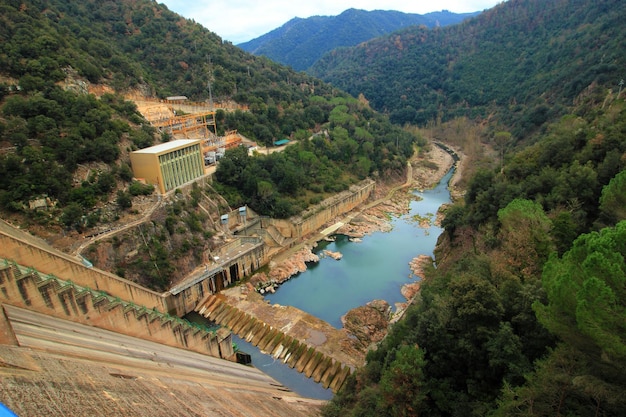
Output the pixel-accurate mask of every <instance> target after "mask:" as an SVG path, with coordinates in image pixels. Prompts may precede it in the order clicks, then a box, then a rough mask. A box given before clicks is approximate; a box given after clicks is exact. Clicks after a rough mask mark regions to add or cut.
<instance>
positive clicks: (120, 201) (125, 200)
mask: <svg viewBox="0 0 626 417" xmlns="http://www.w3.org/2000/svg"><path fill="white" fill-rule="evenodd" d="M115 202H116V203H117V205H118V206H119V207H120V208H121V209H122V210H126V209H129V208H131V207H132V206H133V199H132V197H131V195H130V194H129V193H127V192H126V191H122V190H119V191H118V192H117V198H116V199H115Z"/></svg>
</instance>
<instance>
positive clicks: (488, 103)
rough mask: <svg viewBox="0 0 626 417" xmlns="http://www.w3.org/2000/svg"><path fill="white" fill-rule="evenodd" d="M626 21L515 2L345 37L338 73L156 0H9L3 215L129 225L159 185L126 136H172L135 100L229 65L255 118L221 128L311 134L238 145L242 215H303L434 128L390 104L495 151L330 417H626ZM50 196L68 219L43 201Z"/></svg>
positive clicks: (230, 187) (66, 225) (183, 205)
mask: <svg viewBox="0 0 626 417" xmlns="http://www.w3.org/2000/svg"><path fill="white" fill-rule="evenodd" d="M625 15H626V3H624V2H623V1H617V0H599V1H598V0H596V1H591V0H550V1H545V0H541V1H540V0H509V1H507V2H504V3H502V4H500V5H498V6H497V7H495V8H494V9H492V10H490V11H488V12H485V13H483V14H481V15H480V16H478V17H477V18H475V19H471V20H469V21H467V22H464V23H462V24H459V25H456V26H451V27H445V28H437V29H427V28H412V29H407V30H404V31H402V32H400V33H396V34H393V35H389V36H387V37H383V38H381V39H377V40H374V41H371V42H368V43H365V44H363V45H360V46H358V47H356V48H352V49H349V50H341V51H335V52H333V53H332V54H330V55H328V56H327V57H326V58H325V59H324V60H323V63H321V64H320V66H318V67H317V70H318V71H320V72H319V74H321V75H322V74H324V75H326V74H327V75H328V76H329V77H330V78H329V79H330V80H331V81H332V83H333V85H329V84H326V83H324V82H321V81H319V80H317V79H315V78H313V77H310V76H307V75H305V74H303V73H297V72H294V71H292V70H290V69H287V68H285V67H282V66H280V65H278V64H275V63H273V62H271V61H270V60H269V59H267V58H259V57H254V56H252V55H249V54H247V53H245V52H244V51H242V50H241V49H240V48H237V47H235V46H233V45H231V44H229V43H224V42H222V41H221V39H219V38H218V37H217V36H216V35H214V34H212V33H211V32H209V31H208V30H206V29H204V28H202V27H201V26H199V25H198V24H196V23H194V22H191V21H188V20H185V19H182V18H181V17H180V16H177V15H175V14H173V13H170V12H169V11H168V10H167V9H166V8H165V7H164V6H162V5H159V4H157V3H156V2H153V1H150V0H133V1H131V0H126V1H118V2H110V1H108V2H103V1H96V0H86V1H81V2H73V1H69V0H67V1H62V0H50V1H40V0H30V1H27V0H22V1H20V0H11V1H9V0H4V1H0V75H1V78H0V85H1V87H2V88H0V92H1V93H0V100H1V103H0V105H1V108H0V146H1V151H2V152H1V153H0V206H1V208H2V210H3V214H2V215H3V217H4V216H7V215H11V216H21V217H19V219H20V222H21V224H23V225H24V226H26V227H27V226H29V224H32V223H37V224H39V225H43V226H45V227H47V228H49V229H50V230H52V231H55V232H57V233H58V234H61V233H66V232H70V231H71V230H84V228H89V227H92V226H93V225H94V224H98V222H103V221H108V220H112V219H113V218H114V217H115V215H116V214H115V213H113V215H112V216H111V217H105V216H104V215H103V214H102V213H103V212H104V211H101V209H102V208H103V206H104V205H105V204H110V203H111V202H112V201H113V202H114V203H115V204H116V210H118V212H117V213H120V212H121V211H122V210H125V209H127V208H125V207H127V206H126V200H125V199H124V198H119V197H120V196H121V197H125V196H126V197H127V196H128V195H127V194H141V193H143V192H146V191H145V190H143V189H141V188H140V187H137V184H136V183H133V182H131V177H132V174H131V173H130V171H129V168H128V159H127V158H128V156H127V155H128V151H129V150H132V149H137V148H141V147H145V146H148V145H150V144H152V143H156V142H158V141H161V140H167V139H169V138H167V137H160V136H159V135H157V134H156V133H155V131H154V130H153V129H152V128H151V127H150V126H149V124H148V123H147V122H146V121H145V120H144V119H143V117H142V116H141V115H140V114H139V113H138V112H137V108H136V106H135V105H134V104H133V103H132V102H129V101H127V100H126V99H125V96H124V94H126V93H127V92H133V93H135V94H136V93H137V92H141V93H142V94H151V95H152V96H154V97H158V98H163V97H165V96H168V95H186V96H188V97H190V98H192V99H194V100H206V98H207V94H208V92H207V88H206V86H207V81H208V80H211V85H212V88H213V93H214V94H215V97H214V98H215V99H216V100H232V101H235V102H237V103H241V104H246V105H248V106H249V109H250V110H249V111H236V112H225V111H219V112H218V114H217V118H218V126H219V127H220V129H232V128H234V129H238V130H239V131H240V132H242V133H243V134H245V135H247V136H250V137H251V138H253V139H255V140H258V141H259V142H262V143H269V142H271V141H272V139H273V138H279V137H284V136H290V137H292V138H294V139H305V140H301V141H300V143H299V144H295V145H293V146H290V147H288V148H287V150H286V151H285V152H282V153H274V154H271V155H267V156H260V157H255V158H251V157H249V156H248V155H247V153H245V152H242V150H241V149H237V150H234V151H232V152H227V156H226V158H225V159H224V160H223V164H222V165H221V167H220V168H219V170H218V173H216V177H217V180H218V184H216V186H215V187H216V188H217V189H219V190H220V191H221V192H222V193H223V195H224V196H226V197H227V198H228V200H229V202H231V204H232V205H233V206H235V207H236V206H237V205H239V204H244V203H245V204H249V205H250V206H251V207H253V208H257V209H258V210H259V211H260V212H261V213H264V214H268V215H275V216H288V215H290V214H292V213H294V212H297V211H299V210H301V209H302V208H303V207H305V206H306V205H308V204H310V203H312V202H315V201H319V199H320V198H323V197H324V196H326V195H329V194H330V193H333V192H336V191H338V190H341V189H345V187H347V186H348V185H349V184H350V183H352V182H354V181H357V180H358V179H360V178H363V177H366V176H371V177H374V178H387V177H390V176H393V175H397V174H401V173H404V170H405V169H406V161H407V157H408V156H409V155H410V154H411V153H412V152H413V151H414V150H415V147H414V145H415V143H416V141H417V140H418V139H417V136H416V135H413V134H410V133H408V130H402V129H400V128H398V127H394V126H392V125H391V124H390V122H389V120H388V119H387V118H385V117H383V116H381V115H380V114H378V113H376V112H375V111H373V110H371V109H370V108H369V106H368V105H367V100H371V103H372V104H373V106H374V107H376V108H378V109H381V110H383V111H386V112H388V113H389V114H390V115H391V117H392V118H393V120H395V121H396V122H398V123H402V124H404V123H408V122H410V123H417V124H421V125H426V126H427V128H428V130H424V129H422V131H423V132H428V133H429V135H430V136H432V137H434V138H437V139H440V140H447V141H451V140H452V136H453V135H454V136H456V137H458V138H460V139H459V140H458V142H457V143H455V145H457V146H459V147H460V148H462V150H463V151H465V152H466V153H467V154H469V153H470V151H472V152H474V153H478V152H476V151H475V150H474V148H475V149H481V150H482V149H487V150H490V149H491V150H492V151H493V152H491V153H486V154H485V156H482V155H480V157H475V158H474V159H472V160H471V162H472V163H471V166H470V164H468V165H466V166H465V169H466V171H465V172H466V173H467V172H469V169H470V168H471V169H473V170H475V174H473V175H471V176H470V177H469V178H468V185H467V189H466V192H465V194H464V196H463V198H462V199H460V200H459V201H457V202H456V203H455V204H454V205H453V206H452V207H450V208H448V209H447V211H446V216H445V219H444V220H443V226H444V227H445V232H444V233H443V235H442V236H441V238H440V241H439V246H438V249H437V254H436V255H437V256H436V257H437V260H436V261H437V265H436V266H437V268H432V269H431V270H429V271H427V274H426V275H427V276H426V278H425V280H424V282H423V283H422V290H421V294H420V296H419V297H418V298H417V299H416V300H415V302H414V304H413V306H412V307H411V308H410V309H409V310H408V311H407V313H406V315H405V318H404V319H403V320H402V321H400V322H399V323H398V324H396V325H394V327H393V328H392V330H391V332H390V334H389V335H388V337H387V338H386V339H385V340H384V341H383V342H382V343H381V344H380V346H379V347H378V349H377V350H375V351H372V352H370V354H369V355H368V360H367V366H366V367H364V368H363V369H360V370H358V371H357V372H356V373H355V374H354V375H353V376H352V377H351V380H350V382H349V383H348V384H347V385H346V386H345V387H344V389H343V390H342V392H341V393H339V395H337V396H336V398H335V399H333V401H332V402H331V403H330V404H329V405H328V406H327V408H326V410H325V412H324V413H325V415H327V416H350V415H352V416H369V415H371V416H384V415H393V416H398V415H405V416H408V415H419V414H422V415H429V416H468V415H470V416H486V415H492V416H545V415H554V416H560V415H572V416H578V415H594V416H621V415H623V410H624V409H626V398H625V397H624V395H623V393H624V392H626V290H625V289H626V267H625V266H624V265H625V264H624V259H625V258H626V222H625V221H624V220H625V219H626V211H625V210H624V207H626V172H625V167H626V104H625V102H624V95H625V94H626V93H625V92H624V91H623V90H624V89H623V82H622V78H624V74H623V72H624V68H626V65H624V64H625V61H626V52H625V51H626V41H625V37H626V30H625V28H624V25H625V24H626V22H625V21H624V19H623V16H625ZM339 86H344V87H345V88H347V89H349V90H350V91H351V92H353V93H354V94H358V93H360V92H363V93H364V95H365V97H360V98H359V99H356V98H353V97H351V96H348V95H347V94H346V93H344V92H342V91H341V90H339V89H338V87H339ZM95 87H97V88H95ZM89 88H94V89H96V90H98V89H99V90H100V91H108V92H107V93H104V94H98V95H94V94H88V91H89ZM468 116H469V117H468ZM447 121H449V122H447ZM479 128H480V129H481V130H477V129H479ZM475 131H479V132H480V134H476V135H475V136H478V140H476V141H474V142H472V143H470V144H469V145H468V144H466V143H464V142H463V141H464V140H466V141H469V139H470V136H471V135H472V134H473V132H475ZM317 132H323V133H322V134H318V135H314V138H312V139H311V140H306V139H308V138H310V137H311V136H312V134H313V133H317ZM326 133H327V134H326ZM422 145H423V142H422ZM466 145H468V146H467V147H466ZM79 168H80V169H83V171H80V170H79ZM85 168H86V169H87V171H84V169H85ZM80 172H82V175H80V174H79V173H80ZM85 173H86V174H87V175H85ZM466 175H467V174H466ZM133 187H134V188H133ZM116 192H118V194H117V195H118V198H117V199H116V198H115V195H116V194H115V193H116ZM147 192H149V190H148V191H147ZM203 192H204V191H202V190H199V189H194V190H192V191H191V198H190V200H189V202H186V201H183V200H177V201H176V203H175V204H172V205H171V206H170V207H169V208H168V209H167V210H168V211H167V212H164V214H163V222H162V223H163V225H160V224H159V225H155V227H154V230H155V234H154V236H153V238H152V240H151V241H150V242H149V244H150V246H151V248H152V249H154V251H155V253H156V255H155V256H156V258H155V261H154V262H153V259H152V258H150V257H145V258H144V259H143V260H142V262H143V263H140V264H138V265H137V267H138V268H142V267H143V266H145V267H146V269H147V268H148V265H150V264H153V263H157V262H158V267H159V270H160V271H165V276H163V274H160V278H161V279H163V278H165V279H167V278H168V275H167V274H170V273H171V272H172V271H173V269H174V267H173V265H172V264H171V263H168V262H169V261H170V260H171V259H172V258H173V257H175V256H186V257H188V258H193V256H197V253H194V250H197V248H199V247H201V246H200V245H201V244H203V243H204V242H206V240H207V239H208V238H209V237H210V236H209V234H208V233H207V232H206V230H208V227H207V228H204V224H203V223H202V222H203V221H204V218H203V216H205V217H206V214H205V213H202V211H201V210H198V209H197V205H198V201H199V200H200V199H201V198H204V197H203ZM125 193H127V194H125ZM44 196H47V197H48V198H49V199H51V200H52V201H53V202H54V203H55V204H52V205H50V208H49V209H48V210H47V211H38V210H36V209H32V208H31V207H30V206H29V203H30V202H32V201H33V200H39V199H40V197H44ZM157 226H158V227H157ZM61 227H62V228H63V230H61ZM185 228H187V229H188V230H190V231H193V233H195V234H193V235H191V234H186V235H184V236H182V235H183V234H182V233H180V229H183V230H186V229H185ZM177 240H178V241H180V242H181V245H180V247H177V248H176V250H171V249H169V248H166V246H165V245H164V244H163V243H162V242H173V241H177ZM122 243H123V242H114V243H113V244H114V245H116V244H122ZM146 246H147V245H146ZM181 254H182V255H181ZM122 272H123V271H122ZM166 283H167V282H165V283H164V284H166Z"/></svg>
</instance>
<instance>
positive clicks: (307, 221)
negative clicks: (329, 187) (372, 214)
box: [272, 180, 376, 238]
mask: <svg viewBox="0 0 626 417" xmlns="http://www.w3.org/2000/svg"><path fill="white" fill-rule="evenodd" d="M375 187H376V183H375V182H374V181H373V180H364V181H361V182H360V183H359V184H356V185H353V186H352V187H350V189H349V190H346V191H344V192H342V193H339V194H337V195H335V196H333V197H331V198H328V199H326V200H324V201H322V202H321V203H320V204H317V205H315V206H313V207H311V208H309V209H308V210H306V211H305V212H304V213H303V214H302V215H301V216H297V217H292V218H291V219H289V221H286V220H273V221H272V224H273V225H274V227H276V228H277V229H278V230H279V231H280V233H281V234H282V235H283V236H285V237H292V238H295V237H297V238H300V237H303V236H307V235H308V234H310V233H313V232H315V231H317V230H319V229H320V228H322V227H323V226H324V225H325V224H326V223H328V222H329V221H331V220H333V219H335V218H336V217H337V216H341V215H343V214H345V213H347V212H349V211H351V210H353V209H355V208H356V207H357V206H359V205H360V204H362V203H363V202H365V201H367V199H368V198H370V196H371V194H372V192H373V191H374V188H375Z"/></svg>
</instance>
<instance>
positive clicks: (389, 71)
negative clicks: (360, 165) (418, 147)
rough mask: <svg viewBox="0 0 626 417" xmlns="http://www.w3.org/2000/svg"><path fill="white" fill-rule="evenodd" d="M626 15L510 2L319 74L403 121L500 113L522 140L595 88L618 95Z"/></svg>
mask: <svg viewBox="0 0 626 417" xmlns="http://www.w3.org/2000/svg"><path fill="white" fill-rule="evenodd" d="M625 14H626V3H624V2H623V1H619V0H599V1H595V0H593V1H592V0H549V1H545V0H509V1H506V2H503V3H501V4H499V5H498V6H496V7H494V8H492V9H490V10H487V11H485V12H484V13H482V14H481V15H479V16H478V17H476V18H474V19H471V20H468V21H465V22H463V23H461V24H459V25H454V26H450V27H445V28H437V29H427V28H424V27H418V28H409V29H407V30H404V31H401V32H399V33H394V34H392V35H389V36H385V37H381V38H377V39H374V40H372V41H369V42H366V43H363V44H361V45H358V46H356V47H353V48H347V49H342V50H336V51H333V52H331V53H329V54H327V55H326V56H325V57H323V58H322V59H320V60H319V61H318V62H317V63H316V65H315V66H314V67H313V68H312V69H311V71H310V72H311V73H312V74H314V75H316V76H318V77H320V78H322V79H324V80H326V81H329V82H331V83H332V84H333V85H334V86H336V87H339V88H342V89H344V90H346V91H348V92H350V93H352V94H360V93H363V94H364V95H365V97H366V98H367V99H368V100H369V101H370V103H371V105H372V107H373V108H375V109H377V110H379V111H383V112H387V113H389V114H390V116H391V119H392V121H394V122H396V123H401V124H402V123H414V124H420V125H424V124H426V123H427V122H429V121H436V120H449V119H451V118H453V117H456V116H461V115H466V116H469V117H471V118H474V117H477V116H480V117H483V118H486V117H493V116H494V115H496V116H498V117H499V119H500V120H501V121H502V122H503V123H505V124H508V125H510V126H513V133H514V136H516V137H520V136H522V135H524V134H525V132H529V131H532V130H533V129H536V128H537V127H538V126H540V125H541V124H542V123H544V122H545V121H547V120H550V119H551V118H553V117H555V116H558V115H562V114H564V113H565V112H566V111H567V110H566V108H567V107H568V106H571V105H572V102H573V100H574V99H576V98H577V97H578V96H579V95H580V94H581V93H582V92H583V91H584V90H585V89H586V88H587V87H589V86H591V85H596V84H597V85H601V86H603V87H605V88H612V89H614V90H616V89H617V88H618V84H619V82H620V80H621V79H622V78H623V77H624V70H623V68H624V67H625V66H626V56H625V54H624V49H625V47H626V30H625V28H624V25H625V23H624V19H623V16H624V15H625Z"/></svg>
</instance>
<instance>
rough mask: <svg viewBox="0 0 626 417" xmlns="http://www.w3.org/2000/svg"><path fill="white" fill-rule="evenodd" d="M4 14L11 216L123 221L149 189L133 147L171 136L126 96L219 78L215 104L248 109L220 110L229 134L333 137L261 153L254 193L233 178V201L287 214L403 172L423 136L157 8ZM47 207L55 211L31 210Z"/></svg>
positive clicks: (3, 124)
mask: <svg viewBox="0 0 626 417" xmlns="http://www.w3.org/2000/svg"><path fill="white" fill-rule="evenodd" d="M0 12H1V13H0V212H4V213H10V214H12V215H14V214H15V215H20V216H33V218H34V222H39V223H46V224H48V225H49V226H50V227H64V228H67V229H76V230H84V229H91V228H93V227H97V226H98V225H99V224H102V223H107V222H110V221H112V219H117V218H119V217H121V214H124V213H125V212H128V211H130V210H129V209H131V206H132V201H131V197H134V196H137V195H139V194H143V193H150V190H142V189H141V187H139V188H138V187H137V185H138V184H135V183H134V182H133V181H132V172H131V170H130V161H129V156H128V154H129V152H130V151H133V150H136V149H139V148H145V147H147V146H150V145H153V144H157V143H160V142H162V141H167V140H170V139H171V138H170V137H169V135H168V134H166V133H163V134H162V133H161V132H159V131H157V130H156V128H154V127H153V126H151V125H150V123H148V122H147V121H146V120H145V119H144V118H143V116H142V115H141V114H139V112H138V111H137V107H136V105H135V104H134V103H132V102H130V101H127V100H126V99H125V98H126V97H129V96H133V97H136V96H150V97H152V98H158V99H163V98H165V97H168V96H178V95H182V96H187V97H188V98H189V99H190V100H195V101H207V100H208V98H209V89H208V85H209V83H210V85H211V91H212V97H213V98H214V99H215V100H216V101H218V102H236V103H239V104H242V105H244V106H245V107H244V108H247V109H249V110H248V111H243V110H237V111H224V110H218V111H217V112H216V116H215V117H216V121H217V130H218V132H217V133H218V134H223V133H224V131H225V130H231V129H236V130H237V131H238V132H239V133H241V134H242V135H244V136H246V137H248V138H250V139H251V140H253V141H256V142H257V143H258V144H259V145H271V144H272V143H273V142H274V140H276V139H283V138H286V137H288V138H291V139H301V138H308V137H310V136H311V135H312V134H313V133H315V132H317V131H319V130H320V129H325V130H326V131H328V134H329V136H328V140H329V142H328V143H326V141H323V140H321V138H320V139H319V140H318V141H311V143H310V144H311V145H312V146H311V147H310V149H307V150H306V151H307V153H306V155H305V154H299V153H298V152H297V145H294V146H291V147H290V148H294V152H293V153H287V152H285V153H284V154H281V155H278V154H277V155H270V156H266V157H263V158H257V159H255V160H254V164H255V169H256V171H254V173H253V174H251V175H250V179H249V180H246V182H245V189H244V188H243V181H244V179H247V178H248V176H245V177H242V176H241V175H234V174H233V175H232V176H228V175H224V176H223V177H222V178H226V179H227V180H228V181H230V182H229V183H228V184H227V185H228V189H226V190H224V193H225V194H226V195H227V198H228V200H229V203H231V204H232V205H233V206H234V207H237V206H239V205H243V204H247V205H249V206H250V207H251V208H252V209H254V210H257V211H258V212H260V213H262V214H265V215H272V216H277V217H288V216H289V215H292V214H295V213H298V212H300V211H301V210H303V209H304V208H306V207H307V206H308V205H309V204H311V202H315V201H320V200H321V199H323V198H324V197H326V196H327V195H329V194H332V193H334V192H337V191H341V190H343V189H346V188H348V187H349V185H350V184H351V183H354V182H356V181H358V179H359V178H365V177H367V176H369V175H370V174H373V173H374V172H390V171H394V172H395V173H396V174H400V173H401V172H402V171H403V170H404V169H405V166H406V163H405V162H406V159H405V158H406V157H408V156H410V155H411V153H412V151H413V144H414V142H415V140H416V137H415V136H414V135H412V134H410V133H407V132H403V131H401V130H400V128H399V127H397V126H393V125H391V124H390V123H389V120H388V119H387V118H385V117H384V116H382V115H380V114H377V113H375V112H372V111H371V110H370V109H369V108H366V106H365V104H363V103H359V102H358V101H357V100H356V99H354V98H351V97H349V96H348V95H347V94H346V93H344V92H341V91H339V90H337V89H335V88H332V87H331V86H330V85H328V84H325V83H323V82H321V81H320V80H318V79H314V78H313V77H310V76H308V75H306V74H304V73H297V72H295V71H293V70H291V69H288V68H286V67H284V66H281V65H280V64H277V63H274V62H271V61H270V60H269V59H267V58H264V57H255V56H253V55H251V54H249V53H247V52H245V51H243V50H241V49H240V48H237V47H235V46H234V45H232V44H231V43H228V42H223V41H222V39H220V38H219V37H218V36H217V35H215V34H214V33H212V32H210V31H209V30H208V29H206V28H204V27H202V26H201V25H199V24H197V23H195V22H193V21H190V20H186V19H183V18H182V17H181V16H179V15H177V14H175V13H172V12H170V11H169V10H167V8H166V7H165V6H163V5H159V4H157V3H155V2H153V1H150V0H123V1H118V2H101V1H96V0H85V1H82V2H68V1H64V0H51V1H47V2H40V1H35V0H32V1H29V0H24V1H21V2H8V1H1V0H0ZM90 93H92V94H90ZM331 119H332V122H333V125H332V126H330V125H329V123H330V121H331ZM348 129H351V130H350V131H349V130H348ZM348 132H351V133H352V134H353V137H354V138H356V139H357V140H358V142H357V141H355V139H353V137H349V136H348ZM398 137H399V138H400V139H399V141H398ZM398 143H399V144H400V146H398ZM307 145H309V143H308V142H307ZM330 145H332V146H330ZM386 147H389V149H384V148H386ZM304 157H307V158H308V160H309V162H310V164H311V166H309V165H307V164H304V163H302V161H300V158H304ZM245 162H247V159H246V161H245ZM317 162H319V164H318V163H317ZM256 164H258V165H263V166H256ZM220 166H222V167H224V169H225V167H226V166H228V163H227V162H226V159H225V161H223V163H222V164H220ZM355 166H358V169H355ZM231 168H233V170H234V171H237V173H239V174H240V172H239V171H238V170H241V171H243V168H244V167H242V166H234V167H232V166H231ZM305 168H307V169H309V168H310V169H309V170H308V171H306V172H305ZM249 169H252V164H250V167H249ZM218 176H219V175H218ZM259 184H261V185H259ZM225 186H226V185H225ZM116 195H117V198H116ZM46 198H47V200H46ZM40 201H43V202H44V203H45V202H46V201H48V203H45V204H46V205H49V206H50V210H48V211H46V212H45V213H42V212H41V211H37V209H36V208H33V204H35V203H36V202H40ZM37 204H39V203H37ZM42 204H43V203H42Z"/></svg>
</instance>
